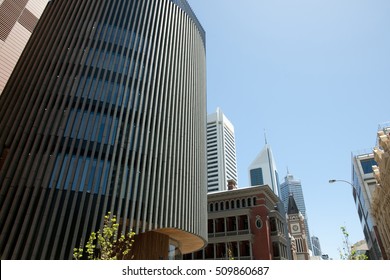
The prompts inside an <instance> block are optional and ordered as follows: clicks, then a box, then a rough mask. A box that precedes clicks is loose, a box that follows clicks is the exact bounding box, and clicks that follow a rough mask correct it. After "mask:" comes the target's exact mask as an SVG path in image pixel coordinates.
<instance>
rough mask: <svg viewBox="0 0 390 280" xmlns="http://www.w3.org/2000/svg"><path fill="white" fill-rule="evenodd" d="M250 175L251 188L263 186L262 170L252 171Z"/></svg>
mask: <svg viewBox="0 0 390 280" xmlns="http://www.w3.org/2000/svg"><path fill="white" fill-rule="evenodd" d="M250 175H251V185H252V186H257V185H264V179H263V170H262V169H261V168H256V169H252V170H251V171H250Z"/></svg>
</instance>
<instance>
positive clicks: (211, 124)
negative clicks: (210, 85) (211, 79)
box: [207, 108, 238, 192]
mask: <svg viewBox="0 0 390 280" xmlns="http://www.w3.org/2000/svg"><path fill="white" fill-rule="evenodd" d="M231 179H233V180H234V181H236V184H238V182H237V180H238V178H237V160H236V140H235V136H234V126H233V124H232V123H231V122H230V121H229V120H228V118H227V117H226V116H225V115H224V114H223V112H222V110H221V109H220V108H217V111H216V112H215V113H211V114H209V115H207V189H208V191H209V192H213V191H225V190H227V185H228V180H231Z"/></svg>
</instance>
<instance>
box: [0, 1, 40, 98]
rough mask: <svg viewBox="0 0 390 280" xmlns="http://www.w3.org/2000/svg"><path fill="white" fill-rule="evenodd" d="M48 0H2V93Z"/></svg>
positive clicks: (0, 83) (0, 39)
mask: <svg viewBox="0 0 390 280" xmlns="http://www.w3.org/2000/svg"><path fill="white" fill-rule="evenodd" d="M47 2H48V0H0V95H1V93H2V92H3V89H4V86H5V84H6V83H7V81H8V78H9V76H10V75H11V73H12V70H13V69H14V67H15V65H16V62H17V61H18V59H19V57H20V55H21V53H22V51H23V49H24V47H25V45H26V43H27V41H28V39H29V38H30V36H31V33H32V32H33V30H34V27H35V25H36V24H37V22H38V19H39V17H40V16H41V14H42V12H43V10H44V8H45V6H46V4H47Z"/></svg>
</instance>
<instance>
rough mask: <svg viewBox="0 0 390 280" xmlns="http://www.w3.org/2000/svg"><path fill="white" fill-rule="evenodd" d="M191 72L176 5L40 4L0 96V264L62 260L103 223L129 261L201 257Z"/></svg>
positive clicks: (199, 151)
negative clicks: (118, 237) (132, 253)
mask: <svg viewBox="0 0 390 280" xmlns="http://www.w3.org/2000/svg"><path fill="white" fill-rule="evenodd" d="M205 60H206V54H205V32H204V30H203V28H202V27H201V25H200V24H199V22H198V20H197V19H196V16H195V15H194V13H193V12H192V10H191V8H190V7H189V5H188V4H187V2H186V1H184V0H160V1H156V0H145V1H135V0H134V1H131V0H128V1H123V0H95V1H88V0H85V1H69V0H52V1H50V2H49V3H48V5H47V7H46V9H45V11H44V12H43V15H42V17H41V19H40V20H39V22H38V24H37V26H36V28H35V30H34V32H33V34H32V36H31V39H30V40H29V42H28V44H27V45H26V48H25V51H24V52H23V54H22V56H21V58H20V60H19V62H18V64H17V65H16V67H15V70H14V72H13V74H12V75H11V77H10V79H9V81H8V83H7V85H6V87H5V89H4V91H3V94H2V95H1V96H0V207H1V208H0V254H1V258H2V259H70V258H72V251H73V248H75V247H79V246H81V245H83V244H85V243H86V241H87V239H88V237H89V234H90V233H91V232H92V231H96V230H97V229H99V228H100V227H101V225H102V222H103V217H104V215H105V214H106V213H108V212H111V213H112V214H115V215H116V216H117V218H118V221H119V223H120V228H121V233H125V232H126V231H129V230H130V229H132V230H133V231H135V232H136V233H137V234H138V237H139V238H138V239H137V240H138V241H137V242H136V243H138V245H139V246H142V249H143V255H140V256H138V258H145V259H146V258H149V259H169V258H177V257H180V256H181V254H185V253H190V252H193V251H196V250H199V249H201V248H203V247H204V246H205V245H206V242H207V225H206V221H207V207H206V206H207V202H206V200H207V196H206V193H207V187H206V186H207V175H206V148H205V147H206V116H207V114H206V61H205ZM151 235H152V236H155V238H152V241H153V240H154V241H156V240H159V241H160V242H158V243H156V242H149V241H148V240H150V236H151ZM142 236H145V238H144V239H143V238H142ZM136 246H137V245H136ZM152 247H153V250H151V248H152ZM136 258H137V256H136Z"/></svg>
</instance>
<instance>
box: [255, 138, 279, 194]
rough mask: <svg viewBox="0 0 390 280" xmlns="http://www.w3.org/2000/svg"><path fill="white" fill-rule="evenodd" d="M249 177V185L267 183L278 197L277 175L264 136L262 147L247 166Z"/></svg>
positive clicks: (269, 147) (270, 151) (269, 148)
mask: <svg viewBox="0 0 390 280" xmlns="http://www.w3.org/2000/svg"><path fill="white" fill-rule="evenodd" d="M249 177H250V178H249V181H250V184H251V186H257V185H268V186H269V187H270V188H271V189H272V191H273V192H274V193H275V194H276V195H277V196H279V197H280V195H279V194H280V191H279V175H278V171H277V169H276V164H275V160H274V157H273V154H272V150H271V146H270V145H269V144H268V142H267V138H265V146H264V148H263V149H262V150H261V152H260V153H259V154H258V155H257V157H256V158H255V160H254V161H253V162H252V164H251V165H250V166H249Z"/></svg>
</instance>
